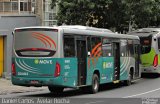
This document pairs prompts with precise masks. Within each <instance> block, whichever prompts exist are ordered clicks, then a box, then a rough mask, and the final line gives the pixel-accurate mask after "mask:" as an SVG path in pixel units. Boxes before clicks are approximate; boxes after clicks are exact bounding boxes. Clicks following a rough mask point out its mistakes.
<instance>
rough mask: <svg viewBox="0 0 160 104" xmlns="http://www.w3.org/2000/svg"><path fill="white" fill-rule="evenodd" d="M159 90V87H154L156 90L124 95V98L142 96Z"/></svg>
mask: <svg viewBox="0 0 160 104" xmlns="http://www.w3.org/2000/svg"><path fill="white" fill-rule="evenodd" d="M158 90H160V88H157V89H154V90H151V91H147V92H144V93H139V94H135V95H131V96H126V97H123V98H131V97H135V96H140V95H144V94H148V93H152V92H155V91H158Z"/></svg>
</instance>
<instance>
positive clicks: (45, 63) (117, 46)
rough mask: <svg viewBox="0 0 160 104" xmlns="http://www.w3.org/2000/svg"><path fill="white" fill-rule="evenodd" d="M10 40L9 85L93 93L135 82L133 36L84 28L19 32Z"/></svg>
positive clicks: (136, 58)
mask: <svg viewBox="0 0 160 104" xmlns="http://www.w3.org/2000/svg"><path fill="white" fill-rule="evenodd" d="M13 36H14V45H13V57H12V83H13V84H14V85H19V86H35V87H40V86H48V89H49V90H50V92H52V93H59V92H62V91H63V89H64V88H67V87H71V88H84V87H85V88H86V86H88V87H87V89H88V90H89V91H90V92H91V93H96V92H98V89H99V85H100V84H105V83H112V82H113V83H120V82H123V83H124V84H125V85H130V84H131V82H132V81H134V80H135V79H138V78H140V73H141V72H140V70H139V58H140V55H139V53H140V52H139V51H140V41H139V38H138V36H131V35H122V34H115V33H113V32H111V31H110V30H108V29H98V28H93V27H85V26H59V27H22V28H16V29H15V31H14V32H13Z"/></svg>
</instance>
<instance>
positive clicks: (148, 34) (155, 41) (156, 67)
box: [129, 28, 160, 74]
mask: <svg viewBox="0 0 160 104" xmlns="http://www.w3.org/2000/svg"><path fill="white" fill-rule="evenodd" d="M129 34H130V35H136V36H139V38H140V43H141V56H140V57H141V58H140V59H141V65H142V66H141V72H142V73H147V74H152V73H153V74H154V73H155V74H160V60H159V59H160V28H142V29H138V30H135V31H133V32H131V33H129Z"/></svg>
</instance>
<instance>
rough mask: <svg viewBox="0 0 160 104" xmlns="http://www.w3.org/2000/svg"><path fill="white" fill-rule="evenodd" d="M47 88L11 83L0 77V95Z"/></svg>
mask: <svg viewBox="0 0 160 104" xmlns="http://www.w3.org/2000/svg"><path fill="white" fill-rule="evenodd" d="M45 89H47V87H22V86H15V85H12V82H11V80H7V79H3V78H0V95H6V94H12V93H23V92H35V91H42V90H45Z"/></svg>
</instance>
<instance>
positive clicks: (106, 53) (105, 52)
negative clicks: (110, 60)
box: [102, 38, 112, 57]
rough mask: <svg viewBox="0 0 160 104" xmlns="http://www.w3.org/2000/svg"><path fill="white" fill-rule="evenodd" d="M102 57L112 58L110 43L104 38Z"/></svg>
mask: <svg viewBox="0 0 160 104" xmlns="http://www.w3.org/2000/svg"><path fill="white" fill-rule="evenodd" d="M102 51H103V52H102V53H103V57H106V56H109V57H110V56H112V43H111V41H110V40H109V39H106V38H104V39H103V41H102Z"/></svg>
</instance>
